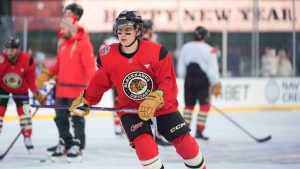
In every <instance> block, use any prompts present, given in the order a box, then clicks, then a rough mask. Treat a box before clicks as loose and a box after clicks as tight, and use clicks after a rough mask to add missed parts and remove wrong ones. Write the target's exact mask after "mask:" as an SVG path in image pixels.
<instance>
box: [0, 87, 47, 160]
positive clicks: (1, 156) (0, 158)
mask: <svg viewBox="0 0 300 169" xmlns="http://www.w3.org/2000/svg"><path fill="white" fill-rule="evenodd" d="M51 92H52V89H51V90H50V91H49V92H48V93H47V95H46V96H45V98H44V100H43V101H42V102H44V101H45V100H46V99H47V96H48V95H49V94H51ZM27 98H29V97H27ZM24 99H26V98H24ZM38 110H39V108H38V107H37V108H36V109H35V111H34V113H33V114H32V116H31V117H34V116H35V115H36V113H37V111H38ZM22 132H23V129H22V130H21V131H20V132H19V133H18V134H17V136H16V137H15V138H14V140H13V141H12V142H11V143H10V145H9V147H8V148H7V149H6V151H5V152H4V153H3V154H1V155H0V161H1V160H3V159H4V157H5V156H6V155H7V154H8V153H9V150H10V149H11V148H12V147H13V145H14V144H15V143H16V141H17V140H18V138H19V137H20V135H21V134H22Z"/></svg>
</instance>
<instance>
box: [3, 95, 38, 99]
mask: <svg viewBox="0 0 300 169" xmlns="http://www.w3.org/2000/svg"><path fill="white" fill-rule="evenodd" d="M9 98H13V99H33V98H34V97H29V96H26V95H12V96H11V95H3V94H1V95H0V99H9Z"/></svg>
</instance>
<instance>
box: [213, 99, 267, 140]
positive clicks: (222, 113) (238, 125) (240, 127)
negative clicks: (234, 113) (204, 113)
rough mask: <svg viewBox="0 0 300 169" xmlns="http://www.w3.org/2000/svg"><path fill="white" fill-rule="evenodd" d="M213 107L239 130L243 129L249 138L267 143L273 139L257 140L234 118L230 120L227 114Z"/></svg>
mask: <svg viewBox="0 0 300 169" xmlns="http://www.w3.org/2000/svg"><path fill="white" fill-rule="evenodd" d="M212 107H213V108H214V109H215V110H216V111H217V112H218V113H220V114H221V115H223V117H225V118H226V119H227V120H229V121H230V122H231V123H232V124H234V125H235V126H236V127H238V128H239V129H241V130H242V131H243V132H244V133H246V134H247V135H248V136H249V137H251V138H252V139H254V140H255V141H257V142H265V141H268V140H270V139H271V138H272V137H271V135H269V136H267V137H265V138H261V139H259V138H257V137H255V136H254V135H253V134H251V133H250V132H249V131H248V130H246V129H245V128H243V127H242V126H241V125H240V124H238V123H237V122H236V121H234V120H233V119H232V118H230V117H229V116H228V115H227V114H225V113H224V112H223V111H222V110H220V109H219V108H217V107H216V106H214V105H212Z"/></svg>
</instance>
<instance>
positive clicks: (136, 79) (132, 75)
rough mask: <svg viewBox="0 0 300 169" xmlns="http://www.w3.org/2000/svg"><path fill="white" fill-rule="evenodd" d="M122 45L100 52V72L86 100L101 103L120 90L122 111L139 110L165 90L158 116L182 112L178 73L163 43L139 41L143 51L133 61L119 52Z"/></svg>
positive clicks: (106, 48) (140, 48)
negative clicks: (150, 97)
mask: <svg viewBox="0 0 300 169" xmlns="http://www.w3.org/2000/svg"><path fill="white" fill-rule="evenodd" d="M119 45H120V44H119V43H117V44H112V45H110V46H107V47H104V48H102V49H101V50H100V52H99V58H98V64H99V69H98V71H97V72H96V74H95V76H94V77H93V79H92V80H91V82H90V84H89V87H88V88H87V89H86V92H85V99H86V100H87V101H88V102H89V103H91V104H97V103H98V102H99V101H100V100H101V98H102V96H103V93H104V92H105V91H107V90H109V89H110V88H111V87H112V86H115V87H116V88H117V92H118V103H117V105H116V107H118V108H131V109H138V107H139V105H140V103H141V102H142V101H143V100H144V99H145V97H146V96H147V95H148V94H149V93H151V92H153V91H155V90H162V91H163V92H164V95H163V98H164V101H165V105H164V107H163V108H161V109H159V110H158V111H157V112H156V114H155V116H157V115H161V114H167V113H171V112H175V111H177V109H178V102H177V98H176V97H177V85H176V74H175V70H174V66H173V62H172V58H171V55H170V54H169V52H168V51H167V49H165V48H164V47H162V46H161V45H160V44H157V43H154V42H151V41H139V49H138V51H137V52H136V53H135V54H134V56H133V57H131V58H126V57H124V56H123V55H122V54H121V53H120V51H119Z"/></svg>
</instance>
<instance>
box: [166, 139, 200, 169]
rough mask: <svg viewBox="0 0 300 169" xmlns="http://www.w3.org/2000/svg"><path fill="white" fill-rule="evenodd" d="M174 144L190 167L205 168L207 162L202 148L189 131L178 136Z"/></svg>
mask: <svg viewBox="0 0 300 169" xmlns="http://www.w3.org/2000/svg"><path fill="white" fill-rule="evenodd" d="M172 144H173V145H174V147H175V148H176V152H177V153H178V154H179V155H180V156H181V157H182V158H183V160H184V163H185V165H186V166H187V167H188V168H198V169H205V162H204V158H203V157H202V153H201V151H200V148H199V146H198V144H197V142H196V140H195V139H194V138H193V137H192V136H191V135H190V134H189V133H186V134H185V135H183V136H180V137H178V138H176V139H175V140H173V141H172Z"/></svg>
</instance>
